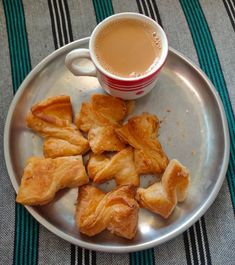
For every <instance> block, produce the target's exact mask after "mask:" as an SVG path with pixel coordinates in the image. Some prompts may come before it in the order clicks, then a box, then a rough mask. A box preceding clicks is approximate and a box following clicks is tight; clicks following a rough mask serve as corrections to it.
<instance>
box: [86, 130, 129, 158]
mask: <svg viewBox="0 0 235 265" xmlns="http://www.w3.org/2000/svg"><path fill="white" fill-rule="evenodd" d="M88 141H89V144H90V146H91V150H92V152H93V153H95V154H101V153H103V152H104V151H110V152H114V151H120V150H122V149H124V148H125V144H124V143H123V142H121V141H120V139H119V138H118V136H117V134H116V133H115V129H114V127H113V126H110V125H109V126H105V127H104V126H98V127H92V128H91V129H90V130H89V133H88Z"/></svg>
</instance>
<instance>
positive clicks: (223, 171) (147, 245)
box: [3, 37, 230, 253]
mask: <svg viewBox="0 0 235 265" xmlns="http://www.w3.org/2000/svg"><path fill="white" fill-rule="evenodd" d="M89 39H90V37H86V38H82V39H78V40H76V41H73V42H71V43H69V44H67V45H65V46H63V47H61V48H59V49H57V50H56V51H54V52H52V53H51V54H49V55H48V56H47V57H45V58H44V59H43V60H42V61H41V62H39V63H38V64H37V65H36V66H35V67H34V68H33V69H32V70H31V72H30V73H29V74H28V75H27V76H26V78H25V79H24V81H23V82H22V84H21V85H20V87H19V88H18V90H17V92H16V94H15V95H14V97H13V100H12V102H11V104H10V107H9V109H8V113H7V117H6V120H5V127H4V137H3V141H4V158H5V163H6V168H7V172H8V175H9V178H10V180H11V183H12V186H13V187H14V190H15V192H18V188H19V186H18V183H17V181H16V179H15V177H14V171H13V166H12V164H11V162H10V161H11V159H10V149H9V136H10V126H11V119H12V116H13V112H14V109H15V106H16V104H17V102H18V100H19V98H20V97H21V95H22V94H23V92H24V90H25V88H26V87H27V85H28V83H29V82H30V81H31V79H32V78H34V77H35V75H37V73H38V72H39V71H40V70H41V69H42V68H43V67H44V66H45V65H46V64H47V63H48V62H50V61H51V60H52V59H54V58H55V57H57V56H58V55H60V54H61V53H63V52H65V51H66V50H67V49H69V48H71V49H73V48H76V46H78V45H82V44H84V43H86V42H89ZM169 50H170V52H172V53H173V54H175V55H177V56H178V57H179V58H180V59H181V60H183V61H184V62H186V63H187V64H188V65H190V66H191V67H192V68H193V69H194V70H195V71H196V72H197V73H198V74H199V75H200V76H201V77H202V78H203V80H204V81H205V82H206V83H207V85H208V88H209V89H210V90H211V92H212V94H213V96H214V98H215V100H216V103H217V105H218V107H219V111H220V115H221V120H222V125H223V134H224V140H225V147H224V150H225V155H224V157H223V164H222V167H221V169H220V172H219V174H218V178H217V181H216V184H215V185H214V187H213V189H212V191H211V193H210V195H209V196H208V198H207V199H206V200H205V201H204V203H203V204H202V205H201V207H200V208H199V209H198V210H197V211H196V212H195V213H194V215H192V216H191V218H190V219H188V220H187V221H186V223H185V224H182V225H181V226H180V227H177V228H176V229H174V230H173V231H171V232H170V233H168V234H166V235H164V236H162V237H161V238H160V239H153V240H151V241H149V242H146V243H141V244H139V245H137V246H136V245H134V246H123V245H122V246H118V247H117V246H112V245H110V246H103V245H101V244H99V245H98V244H97V243H90V242H85V241H83V240H81V239H78V238H76V239H75V238H74V237H73V236H71V235H68V234H66V233H65V232H63V231H61V230H60V229H59V228H57V227H55V226H54V225H52V224H51V223H50V222H49V221H48V220H47V219H45V218H44V217H42V216H41V215H40V214H39V213H37V212H36V211H35V210H34V208H33V207H31V206H24V207H25V208H26V209H27V210H28V212H29V213H30V214H31V215H32V216H33V217H34V218H35V219H36V220H37V221H38V222H39V223H40V224H41V225H43V226H44V227H45V228H47V229H48V230H49V231H51V232H52V233H54V234H55V235H57V236H59V237H60V238H62V239H64V240H66V241H68V242H70V243H72V244H75V245H78V246H80V247H83V248H87V249H91V250H95V251H102V252H110V253H127V252H129V253H130V252H133V251H140V250H144V249H147V248H151V247H155V246H157V245H160V244H162V243H164V242H166V241H169V240H171V239H173V238H175V237H176V236H178V235H180V234H182V233H183V232H184V231H185V230H187V229H188V228H189V227H190V226H192V225H193V224H194V223H195V222H196V221H197V220H198V219H199V218H200V217H201V216H202V215H203V214H205V212H206V211H207V210H208V208H209V207H210V206H211V205H212V203H213V202H214V200H215V199H216V197H217V195H218V193H219V191H220V189H221V186H222V184H223V182H224V179H225V176H226V172H227V168H228V163H229V153H230V137H229V129H228V124H227V118H226V115H225V111H224V107H223V104H222V101H221V99H220V97H219V94H218V92H217V91H216V89H215V87H214V85H213V84H212V83H211V81H210V80H209V78H208V77H207V76H206V74H205V73H204V72H203V71H202V70H201V69H200V68H199V67H198V66H196V65H195V64H194V63H193V62H192V61H191V60H190V59H188V58H187V57H186V56H185V55H183V54H182V53H180V52H178V51H177V50H176V49H174V48H172V47H169Z"/></svg>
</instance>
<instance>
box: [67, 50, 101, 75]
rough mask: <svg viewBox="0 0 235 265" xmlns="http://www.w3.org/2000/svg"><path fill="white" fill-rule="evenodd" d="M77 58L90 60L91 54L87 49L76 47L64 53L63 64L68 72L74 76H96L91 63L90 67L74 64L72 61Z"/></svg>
mask: <svg viewBox="0 0 235 265" xmlns="http://www.w3.org/2000/svg"><path fill="white" fill-rule="evenodd" d="M79 58H81V59H82V58H87V59H89V60H90V61H92V60H91V55H90V52H89V50H88V49H76V50H73V51H71V52H70V53H68V54H67V55H66V58H65V65H66V67H67V68H68V69H69V71H70V72H72V73H73V74H74V75H76V76H95V77H96V76H97V74H96V68H95V66H94V64H93V66H92V67H91V68H87V67H80V66H79V65H76V64H75V63H74V61H75V60H76V59H79Z"/></svg>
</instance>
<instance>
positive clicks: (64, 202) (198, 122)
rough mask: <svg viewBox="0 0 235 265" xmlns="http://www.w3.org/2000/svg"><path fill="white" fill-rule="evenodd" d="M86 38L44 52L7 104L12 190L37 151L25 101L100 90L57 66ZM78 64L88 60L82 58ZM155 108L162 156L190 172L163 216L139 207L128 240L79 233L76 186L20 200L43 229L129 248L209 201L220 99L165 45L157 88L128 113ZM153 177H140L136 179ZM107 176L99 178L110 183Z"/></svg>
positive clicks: (221, 127) (220, 148)
mask: <svg viewBox="0 0 235 265" xmlns="http://www.w3.org/2000/svg"><path fill="white" fill-rule="evenodd" d="M88 42H89V38H86V39H82V40H78V41H75V42H73V43H70V44H68V45H66V46H64V47H62V48H61V49H59V50H57V51H55V52H54V53H52V54H51V55H49V56H48V57H47V58H46V59H44V60H43V61H42V62H41V63H40V64H39V65H38V66H37V67H35V68H34V69H33V70H32V72H31V73H30V74H29V75H28V77H27V78H26V79H25V81H24V82H23V83H22V85H21V87H20V88H19V90H18V91H17V93H16V95H15V97H14V100H13V101H12V104H11V106H10V109H9V112H8V116H7V120H6V125H5V133H4V151H5V160H6V165H7V169H8V173H9V176H10V179H11V182H12V184H13V186H14V188H15V190H16V192H17V190H18V186H19V183H20V179H21V176H22V172H23V168H24V165H25V161H26V159H27V158H28V157H29V156H32V155H42V140H41V139H40V137H38V136H37V135H35V134H34V133H33V132H32V131H30V130H29V129H27V127H26V125H25V116H26V113H27V112H28V111H29V109H30V107H31V106H32V105H33V104H34V103H36V102H38V101H40V100H42V99H44V98H46V97H49V96H54V95H60V94H67V95H70V96H71V99H72V103H73V107H74V112H75V113H76V112H78V111H79V108H80V106H81V102H83V101H86V100H89V97H90V95H91V94H93V93H104V92H103V90H102V89H101V87H100V85H99V83H98V81H97V79H96V78H94V77H75V76H73V75H72V74H71V73H70V72H69V71H68V70H67V69H66V68H65V65H64V59H65V55H66V54H67V53H68V52H69V51H71V50H72V49H74V48H82V47H86V48H87V47H88ZM81 63H82V64H84V66H86V65H88V64H89V62H88V61H86V60H84V61H82V62H81ZM143 111H147V112H150V113H154V114H156V115H157V116H158V117H159V118H160V119H161V120H162V121H163V122H162V126H161V129H160V141H161V143H162V145H163V147H164V149H165V151H166V153H167V154H168V156H169V158H177V159H178V160H180V161H181V162H182V163H183V164H184V165H186V166H187V167H188V168H189V169H190V171H191V185H190V188H189V192H188V198H187V200H186V201H185V202H184V203H181V204H179V205H178V207H177V208H176V209H175V211H174V213H173V214H172V215H171V216H170V218H168V219H167V220H164V219H162V218H161V217H159V216H157V215H155V214H152V213H151V212H149V211H147V210H144V209H141V210H140V215H139V225H138V232H137V235H136V238H135V239H134V240H131V241H128V240H124V239H121V238H118V237H116V236H113V235H111V234H109V233H108V232H103V233H101V234H100V235H98V236H95V237H91V238H89V237H86V236H83V235H81V234H80V233H79V231H78V229H77V228H76V226H75V223H74V211H75V202H76V198H77V189H70V190H69V189H67V190H63V191H61V192H59V193H58V194H57V196H56V199H55V200H54V201H53V202H51V203H50V204H48V205H46V206H43V207H26V208H27V210H28V211H29V212H30V213H31V214H32V215H33V216H34V217H35V218H36V219H37V220H38V221H39V222H40V223H41V224H42V225H44V226H45V227H46V228H48V229H49V230H50V231H52V232H53V233H55V234H56V235H58V236H60V237H61V238H63V239H65V240H67V241H70V242H71V243H73V244H77V245H79V246H82V247H85V248H89V249H93V250H99V251H108V252H119V253H120V252H131V251H137V250H141V249H145V248H149V247H153V246H156V245H158V244H160V243H163V242H165V241H167V240H169V239H172V238H173V237H175V236H177V235H178V234H180V233H182V232H183V231H184V230H186V229H187V228H188V227H190V226H191V225H192V224H193V223H194V222H196V221H197V220H198V219H199V217H201V216H202V215H203V214H204V213H205V211H206V210H207V209H208V208H209V206H210V205H211V204H212V202H213V201H214V200H215V198H216V196H217V194H218V192H219V189H220V187H221V185H222V183H223V180H224V177H225V173H226V169H227V165H228V160H229V144H230V143H229V133H228V128H227V121H226V118H225V114H224V109H223V106H222V103H221V100H220V98H219V96H218V94H217V92H216V90H215V88H214V87H213V85H212V84H211V83H210V81H209V80H208V79H207V77H206V76H205V74H203V73H202V72H201V71H200V70H199V69H198V68H197V67H196V66H194V65H193V64H192V63H191V62H190V61H189V60H187V59H186V58H185V57H184V56H182V55H181V54H180V53H178V52H177V51H176V50H174V49H172V48H171V49H170V52H169V55H168V58H167V62H166V64H165V66H164V68H163V70H162V73H161V76H160V79H159V81H158V83H157V85H156V88H154V89H153V90H152V92H151V93H150V94H148V95H146V96H145V97H143V98H141V99H138V100H137V101H136V108H135V111H134V114H139V113H141V112H143ZM154 180H156V178H155V177H153V176H147V177H142V178H141V185H142V186H146V185H147V183H149V181H154ZM112 186H113V183H112V182H110V183H108V184H103V186H102V188H104V189H106V190H109V189H110V188H111V187H112Z"/></svg>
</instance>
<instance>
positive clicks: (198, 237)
mask: <svg viewBox="0 0 235 265" xmlns="http://www.w3.org/2000/svg"><path fill="white" fill-rule="evenodd" d="M199 223H200V220H199V221H198V222H196V224H195V228H196V235H197V241H198V247H199V254H200V260H201V264H206V262H205V260H206V259H205V255H204V250H203V242H202V241H203V240H204V239H203V238H202V235H201V229H200V224H199Z"/></svg>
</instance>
